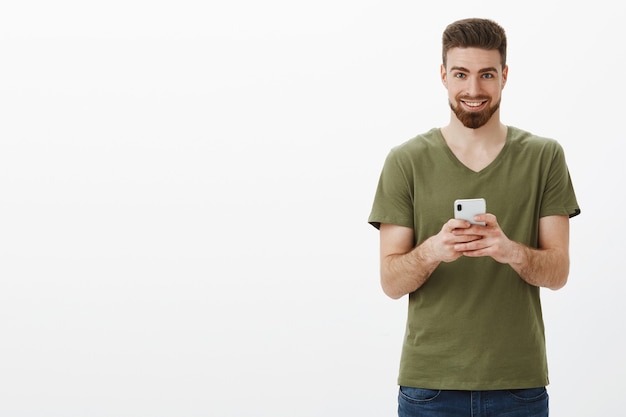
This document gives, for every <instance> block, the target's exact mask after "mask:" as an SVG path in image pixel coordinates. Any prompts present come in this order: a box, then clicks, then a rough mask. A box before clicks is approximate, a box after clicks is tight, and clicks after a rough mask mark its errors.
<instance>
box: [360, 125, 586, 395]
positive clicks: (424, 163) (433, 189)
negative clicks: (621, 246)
mask: <svg viewBox="0 0 626 417" xmlns="http://www.w3.org/2000/svg"><path fill="white" fill-rule="evenodd" d="M478 197H483V198H485V199H486V201H487V212H488V213H492V214H494V215H495V216H496V218H497V220H498V223H499V224H500V226H501V228H502V230H503V231H504V233H505V234H506V235H507V236H508V237H509V238H510V239H512V240H515V241H517V242H520V243H523V244H525V245H528V246H530V247H537V241H538V225H539V218H540V217H544V216H551V215H568V216H570V217H572V216H575V215H577V214H578V213H579V212H580V210H579V207H578V203H577V201H576V196H575V193H574V189H573V186H572V182H571V179H570V174H569V170H568V168H567V164H566V162H565V157H564V153H563V150H562V148H561V146H560V145H559V144H558V142H556V141H555V140H553V139H547V138H541V137H538V136H535V135H532V134H530V133H528V132H525V131H523V130H520V129H518V128H515V127H512V126H509V127H508V134H507V139H506V143H505V145H504V147H503V148H502V150H501V152H500V154H499V155H498V156H497V157H496V159H495V160H494V161H493V162H492V163H491V164H490V165H488V166H487V167H485V168H484V169H482V170H481V171H479V172H474V171H472V170H470V169H469V168H467V167H466V166H465V165H463V164H462V163H461V162H460V161H459V160H458V159H457V158H456V157H455V156H454V154H453V153H452V151H451V150H450V149H449V148H448V146H447V144H446V142H445V140H444V138H443V136H442V135H441V131H440V129H438V128H437V129H432V130H430V131H428V132H427V133H425V134H423V135H419V136H417V137H415V138H413V139H411V140H409V141H407V142H405V143H403V144H402V145H400V146H397V147H395V148H393V149H392V150H391V151H390V152H389V154H388V156H387V159H386V161H385V163H384V167H383V170H382V173H381V176H380V180H379V184H378V188H377V190H376V195H375V199H374V203H373V207H372V211H371V214H370V217H369V219H368V221H369V223H370V224H372V225H373V226H375V227H377V228H378V227H379V226H380V224H381V223H390V224H396V225H401V226H406V227H411V228H413V230H414V231H415V244H419V243H421V242H423V241H424V240H426V239H427V238H429V237H430V236H433V235H435V234H437V233H438V232H439V231H440V230H441V227H442V226H443V224H444V223H446V222H447V221H448V220H449V219H450V218H452V217H453V210H454V208H453V204H454V200H456V199H459V198H478ZM398 382H399V384H400V385H404V386H413V387H420V388H430V389H451V390H455V389H460V390H491V389H516V388H530V387H539V386H545V385H547V384H548V366H547V360H546V349H545V336H544V324H543V317H542V312H541V302H540V293H539V288H538V287H535V286H532V285H529V284H527V283H526V282H525V281H523V280H522V279H521V278H520V277H519V275H518V274H517V273H516V272H515V271H514V270H513V269H512V268H511V267H510V266H509V265H506V264H500V263H498V262H496V261H494V260H493V259H492V258H489V257H484V258H468V257H461V258H459V259H458V260H456V261H454V262H450V263H441V264H440V265H439V267H438V268H437V269H436V270H435V271H434V272H433V273H432V275H431V276H430V278H429V279H428V281H426V283H425V284H424V285H423V286H422V287H420V288H419V289H418V290H417V291H415V292H413V293H411V294H409V306H408V314H407V323H406V331H405V337H404V343H403V348H402V356H401V362H400V373H399V377H398Z"/></svg>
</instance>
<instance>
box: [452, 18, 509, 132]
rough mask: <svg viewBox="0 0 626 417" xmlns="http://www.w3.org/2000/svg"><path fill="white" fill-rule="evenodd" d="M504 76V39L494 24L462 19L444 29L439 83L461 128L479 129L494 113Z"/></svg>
mask: <svg viewBox="0 0 626 417" xmlns="http://www.w3.org/2000/svg"><path fill="white" fill-rule="evenodd" d="M507 76H508V67H507V65H506V36H505V33H504V30H503V29H502V28H501V27H500V26H499V25H498V24H497V23H495V22H493V21H491V20H487V19H464V20H459V21H457V22H454V23H452V24H450V25H448V27H447V28H446V30H445V31H444V34H443V64H442V65H441V79H442V82H443V84H444V85H445V87H446V89H447V90H448V100H449V103H450V108H451V109H452V111H453V112H454V114H455V115H456V117H457V119H458V120H459V121H460V122H461V123H462V124H463V125H464V126H465V127H467V128H471V129H477V128H479V127H482V126H484V125H485V124H487V123H488V122H489V121H490V120H491V119H492V116H493V115H494V114H496V113H497V112H498V109H499V107H500V100H501V93H502V89H503V88H504V84H505V83H506V79H507ZM494 120H496V119H494ZM498 120H499V119H498Z"/></svg>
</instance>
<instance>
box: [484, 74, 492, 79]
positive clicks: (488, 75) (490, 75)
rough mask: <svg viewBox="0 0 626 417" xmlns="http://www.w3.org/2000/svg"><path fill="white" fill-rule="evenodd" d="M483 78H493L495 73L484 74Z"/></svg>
mask: <svg viewBox="0 0 626 417" xmlns="http://www.w3.org/2000/svg"><path fill="white" fill-rule="evenodd" d="M483 78H493V74H483Z"/></svg>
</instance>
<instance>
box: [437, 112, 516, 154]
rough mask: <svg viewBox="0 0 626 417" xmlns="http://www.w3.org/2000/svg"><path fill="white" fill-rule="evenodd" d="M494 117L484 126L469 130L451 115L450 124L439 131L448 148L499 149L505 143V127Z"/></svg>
mask: <svg viewBox="0 0 626 417" xmlns="http://www.w3.org/2000/svg"><path fill="white" fill-rule="evenodd" d="M496 116H497V115H494V116H493V117H492V118H491V119H490V120H489V121H488V122H487V123H486V124H484V125H483V126H481V127H479V128H477V129H471V128H469V127H465V126H464V125H463V123H461V122H460V121H459V119H457V117H456V115H454V114H452V115H451V117H450V123H449V124H448V125H447V126H445V127H443V128H442V129H441V132H442V134H443V136H444V138H445V140H446V143H447V144H448V146H450V147H454V148H459V149H465V148H470V147H472V148H473V147H476V146H479V147H481V148H491V147H497V148H501V147H502V145H503V144H504V142H505V141H506V134H507V127H506V126H505V125H504V124H502V123H501V122H500V119H499V118H498V117H496Z"/></svg>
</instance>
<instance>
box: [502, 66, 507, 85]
mask: <svg viewBox="0 0 626 417" xmlns="http://www.w3.org/2000/svg"><path fill="white" fill-rule="evenodd" d="M508 76H509V66H508V65H505V66H504V68H502V88H504V86H505V85H506V79H507V78H508Z"/></svg>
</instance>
